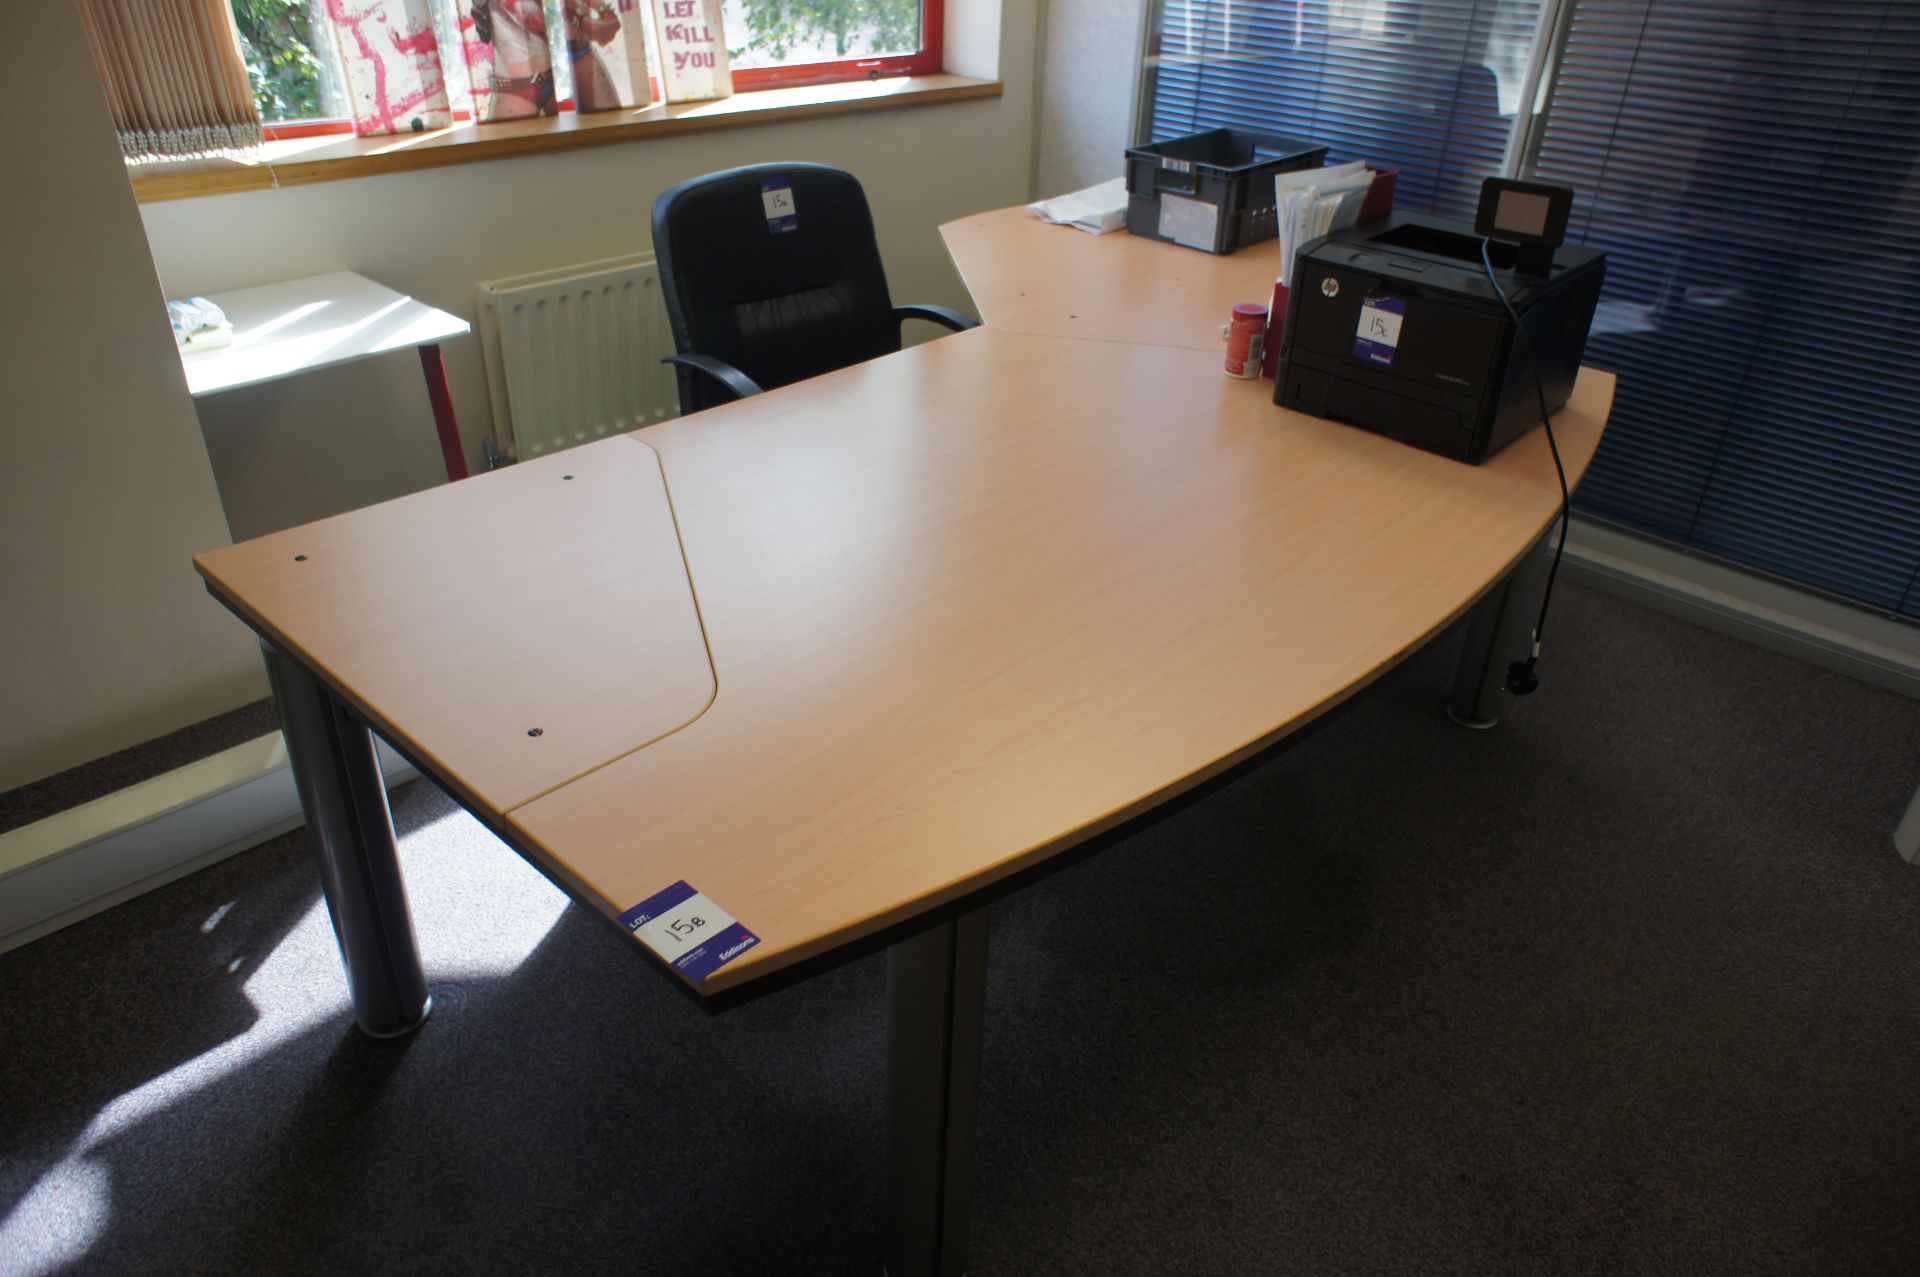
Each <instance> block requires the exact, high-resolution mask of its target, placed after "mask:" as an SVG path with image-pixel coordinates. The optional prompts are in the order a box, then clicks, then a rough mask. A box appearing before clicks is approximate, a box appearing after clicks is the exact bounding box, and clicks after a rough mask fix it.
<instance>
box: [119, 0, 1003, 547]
mask: <svg viewBox="0 0 1920 1277" xmlns="http://www.w3.org/2000/svg"><path fill="white" fill-rule="evenodd" d="M1037 3H1038V0H1004V4H1002V3H996V0H949V4H948V10H949V13H948V19H949V22H948V66H949V68H950V69H952V70H955V71H958V72H961V73H964V74H973V75H980V74H987V75H991V74H994V73H995V69H996V63H997V71H998V75H999V77H1000V78H1001V79H1002V80H1003V81H1004V83H1005V93H1004V96H1002V97H1001V98H998V99H990V100H981V101H972V102H957V103H950V104H943V105H937V106H927V107H914V108H907V109H902V110H895V111H884V112H876V113H872V114H865V115H856V116H850V117H844V118H841V119H826V120H804V121H796V122H793V123H788V124H766V125H756V126H750V127H746V128H741V129H736V130H730V131H716V132H709V133H702V134H697V135H690V136H679V137H669V138H659V139H653V140H647V141H640V142H627V143H620V144H616V145H612V146H606V147H600V148H595V149H589V150H581V151H568V152H561V153H556V154H553V155H542V156H524V157H516V158H512V159H504V160H496V161H490V162H485V163H479V164H467V165H457V166H453V167H449V168H443V169H435V170H432V171H428V172H416V173H399V174H392V175H388V176H380V177H370V178H359V179H355V180H351V181H342V182H326V183H320V184H317V185H312V186H299V187H289V188H286V189H281V190H270V191H255V192H246V193H241V194H234V195H219V196H208V197H203V198H197V199H188V200H174V201H167V202H162V203H155V204H148V205H145V206H144V207H143V208H142V209H141V213H142V216H143V217H144V219H145V222H146V228H147V235H148V239H149V241H150V243H151V245H152V249H153V257H154V261H155V263H156V264H157V265H158V267H159V271H160V276H161V279H162V280H163V282H164V283H165V285H166V289H167V293H168V295H169V296H181V295H187V294H192V293H204V292H213V291H218V290H220V289H223V288H233V287H239V286H244V285H248V284H258V283H264V282H268V281H271V280H275V279H287V278H294V277H298V276H301V275H309V274H317V273H320V272H323V271H333V270H343V269H344V270H355V271H359V272H360V273H362V274H364V275H367V276H369V277H371V278H373V279H376V280H378V281H379V282H381V283H383V284H386V285H388V286H389V287H392V288H397V289H399V290H401V291H403V292H407V293H411V294H412V295H414V296H416V297H419V298H421V299H422V300H425V301H427V302H429V303H431V304H433V305H435V306H438V307H440V308H442V309H444V310H447V311H450V312H452V313H454V314H457V315H461V316H463V317H465V318H467V319H472V318H473V308H474V307H473V286H474V284H475V283H476V282H478V281H480V280H483V279H492V278H496V277H498V276H502V275H511V274H517V273H519V272H522V271H530V270H537V269H541V268H545V267H551V266H560V265H565V264H567V263H569V262H577V261H586V260H589V259H592V258H598V257H610V256H614V255H617V254H622V253H631V252H637V251H645V250H647V249H648V248H649V247H650V245H651V236H650V234H649V231H648V215H649V211H650V209H651V208H652V205H653V200H654V197H655V196H656V195H658V194H659V193H660V192H661V191H662V190H665V189H666V188H667V187H668V186H670V185H672V184H673V183H675V182H679V181H681V180H683V179H686V178H689V177H695V176H698V175H699V174H701V173H706V172H710V171H712V170H714V169H719V168H726V167H729V166H732V165H736V164H750V163H758V162H762V161H768V160H812V161H817V162H820V163H825V164H834V165H838V166H840V167H843V168H846V169H849V170H851V171H852V172H853V173H855V174H856V175H857V176H859V178H860V179H861V181H862V183H863V184H864V185H865V186H866V189H867V194H868V198H869V199H870V201H871V202H872V204H873V211H874V218H875V222H876V223H877V225H878V227H879V233H880V247H881V251H882V253H883V255H884V258H885V261H886V263H887V274H888V281H889V283H890V285H891V286H892V290H893V294H894V297H895V299H896V300H898V301H901V302H908V301H926V302H938V303H944V304H947V305H952V306H958V307H960V308H962V309H966V308H967V307H968V302H967V298H966V294H965V292H964V290H963V289H962V288H961V285H960V282H959V278H958V276H957V275H955V273H954V271H953V269H952V267H951V265H950V263H949V262H948V261H947V257H946V253H945V251H944V249H943V248H942V247H941V245H940V240H939V235H938V233H937V230H936V228H937V227H938V226H939V224H940V223H941V222H944V221H949V220H951V219H953V218H956V217H960V216H963V215H965V214H968V213H973V212H978V211H980V210H982V209H988V208H995V207H1000V206H1004V205H1008V204H1017V203H1023V202H1025V201H1026V200H1027V199H1028V198H1029V185H1030V180H1031V172H1032V138H1033V118H1034V117H1033V111H1034V92H1033V89H1034V62H1035V57H1036V35H1037V32H1036V28H1037V16H1036V6H1037ZM445 351H446V356H447V368H448V374H449V378H450V380H451V383H452V388H453V398H454V405H455V408H456V409H457V411H458V414H459V417H460V425H461V434H462V436H463V438H464V440H465V443H466V449H467V456H468V460H469V464H470V465H472V466H474V467H475V468H478V466H479V465H480V464H481V462H480V457H481V450H480V439H481V437H482V436H483V434H485V433H486V431H487V429H488V427H489V415H488V413H489V410H488V404H487V394H486V383H485V379H484V374H483V372H482V368H481V363H480V354H479V349H478V345H477V343H476V341H475V339H473V338H470V337H469V338H462V339H457V340H455V341H453V342H450V343H448V344H447V345H446V346H445ZM200 406H201V419H202V421H203V423H204V425H205V429H206V436H207V440H208V445H209V448H210V450H211V452H212V456H213V463H214V467H215V470H216V473H217V474H218V476H219V481H220V489H221V492H222V495H223V496H224V498H225V500H226V502H227V510H228V514H229V516H230V518H231V521H232V524H233V529H234V534H235V536H237V537H241V538H244V537H247V536H251V535H256V534H258V533H260V532H263V531H266V530H269V529H271V528H278V527H283V526H288V525H291V524H294V523H299V522H303V521H305V520H308V519H312V518H316V517H320V516H322V515H325V514H329V513H333V512H336V511H339V510H343V509H348V508H352V507H354V506H359V505H364V504H368V503H370V502H372V501H376V500H380V499H383V498H386V497H391V496H397V495H400V494H402V493H405V492H410V491H414V490H417V489H419V488H423V487H427V486H430V485H432V484H435V483H438V482H441V481H443V473H442V470H441V466H440V460H439V455H438V452H437V449H436V446H435V443H434V434H433V425H432V416H431V413H430V411H429V409H428V406H427V401H426V395H425V392H424V390H423V389H422V387H421V381H420V372H419V364H418V360H417V359H416V358H415V357H414V356H413V354H412V353H411V352H406V353H402V354H397V355H393V356H388V357H385V358H383V359H381V360H377V361H371V362H368V363H363V364H358V365H354V366H351V367H348V368H343V369H340V370H337V371H335V372H332V373H329V374H326V375H324V376H323V377H318V378H314V379H311V380H308V379H302V380H300V381H297V382H287V383H281V384H278V385H274V386H271V387H265V388H258V389H254V390H248V391H236V392H232V393H230V394H227V395H224V396H220V397H217V398H214V399H208V400H202V401H201V405H200Z"/></svg>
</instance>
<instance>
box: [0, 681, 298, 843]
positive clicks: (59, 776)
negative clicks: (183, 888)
mask: <svg viewBox="0 0 1920 1277" xmlns="http://www.w3.org/2000/svg"><path fill="white" fill-rule="evenodd" d="M279 730H280V717H279V715H278V713H276V712H275V710H274V708H273V701H272V700H271V699H268V700H258V701H254V702H253V703H252V704H250V705H242V706H241V707H240V708H239V709H236V710H229V711H228V712H226V713H225V714H218V715H215V716H214V717H212V718H209V719H205V720H203V721H201V722H198V723H192V724H189V725H188V726H186V727H183V728H181V729H180V730H179V731H177V732H168V733H167V734H166V735H165V736H159V737H156V738H154V739H153V740H150V741H143V742H141V743H140V744H138V745H132V746H129V747H128V748H126V749H123V750H119V751H117V752H115V753H112V754H108V755H107V756H106V757H105V758H96V759H94V760H93V761H92V762H90V763H82V764H80V765H79V766H78V767H69V768H67V769H66V770H65V771H62V772H56V773H54V774H53V775H51V776H48V777H46V778H45V779H44V780H36V781H34V782H33V783H31V784H27V785H21V786H19V787H18V788H15V789H9V790H7V791H6V792H5V793H0V834H4V833H6V832H7V831H8V830H9V829H16V828H18V827H19V826H21V825H30V824H32V823H33V822H34V821H36V820H44V819H45V818H46V817H48V816H51V815H54V814H55V813H57V812H63V811H65V810H66V809H67V808H69V807H78V806H79V805H80V804H81V803H87V802H92V801H93V800H94V799H96V798H105V797H106V796H107V795H108V794H111V793H114V792H116V791H118V790H122V789H125V788H127V787H128V786H129V785H137V784H139V783H140V782H141V781H143V780H152V779H153V778H154V777H155V776H158V775H160V774H161V773H163V772H169V771H172V770H173V769H174V768H176V767H185V766H186V765H187V764H188V763H196V762H199V761H200V760H201V759H203V758H210V757H212V756H213V755H214V754H217V753H219V752H220V751H221V750H223V749H231V748H232V747H233V746H235V745H239V744H243V743H245V742H246V741H250V740H252V739H253V738H254V737H256V736H264V735H266V734H267V733H268V732H277V731H279Z"/></svg>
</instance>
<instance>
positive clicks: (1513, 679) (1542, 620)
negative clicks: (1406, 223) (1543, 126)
mask: <svg viewBox="0 0 1920 1277" xmlns="http://www.w3.org/2000/svg"><path fill="white" fill-rule="evenodd" d="M1480 264H1481V265H1482V266H1484V267H1486V269H1487V282H1488V283H1489V284H1492V285H1493V293H1494V296H1496V297H1498V298H1499V299H1500V304H1501V305H1502V306H1505V307H1506V308H1507V314H1508V315H1509V316H1511V317H1512V319H1513V328H1514V331H1515V332H1517V333H1519V334H1520V344H1521V345H1523V346H1525V347H1526V348H1527V367H1528V368H1529V369H1531V370H1532V372H1533V390H1534V393H1535V394H1537V395H1539V396H1540V424H1542V425H1544V426H1545V427H1546V428H1547V447H1549V448H1551V449H1552V450H1553V468H1554V471H1555V472H1556V473H1557V474H1559V476H1560V542H1559V544H1558V545H1556V546H1554V547H1553V563H1552V565H1551V566H1549V567H1548V568H1547V588H1546V589H1545V590H1544V591H1542V592H1541V595H1540V614H1539V616H1538V617H1536V618H1535V619H1534V622H1533V643H1532V645H1531V646H1530V647H1529V648H1528V649H1527V659H1526V660H1524V661H1515V662H1514V663H1513V664H1511V665H1509V666H1507V690H1508V691H1509V692H1512V693H1513V694H1514V695H1515V696H1525V695H1526V694H1527V693H1528V692H1531V691H1533V690H1534V689H1535V688H1537V687H1539V686H1540V676H1539V675H1538V674H1536V673H1535V672H1534V666H1536V665H1538V664H1539V663H1540V640H1541V638H1542V637H1543V636H1544V635H1545V634H1546V632H1547V609H1548V608H1549V607H1551V606H1552V605H1553V582H1554V578H1555V577H1557V576H1559V575H1560V558H1561V556H1562V555H1564V554H1565V553H1566V552H1567V527H1568V525H1569V524H1570V523H1571V522H1572V520H1573V494H1572V493H1571V492H1570V491H1568V489H1567V467H1566V465H1565V464H1564V463H1562V462H1561V460H1560V441H1559V440H1557V439H1555V438H1554V437H1553V413H1552V412H1551V411H1549V410H1548V408H1547V384H1546V382H1544V381H1542V380H1541V379H1540V361H1539V359H1537V358H1535V357H1534V353H1533V338H1532V337H1531V336H1529V335H1528V333H1527V326H1526V325H1525V324H1523V323H1521V322H1520V312H1519V311H1517V310H1515V309H1514V308H1513V302H1512V301H1511V300H1510V299H1509V298H1508V297H1507V290H1506V289H1504V288H1502V287H1500V280H1499V277H1498V276H1496V275H1495V274H1494V273H1493V258H1492V256H1491V255H1490V254H1489V253H1488V252H1487V241H1486V240H1485V239H1482V240H1481V241H1480Z"/></svg>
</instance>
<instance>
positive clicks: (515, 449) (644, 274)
mask: <svg viewBox="0 0 1920 1277" xmlns="http://www.w3.org/2000/svg"><path fill="white" fill-rule="evenodd" d="M475 291H476V293H477V294H478V305H477V307H476V310H477V311H478V313H479V316H480V352H481V357H482V359H483V360H484V361H485V363H486V368H487V395H488V398H489V399H491V400H492V403H493V437H494V443H495V448H494V455H495V457H497V458H499V459H504V460H512V461H528V460H531V459H533V458H534V457H539V456H545V455H546V454H547V453H549V452H557V451H559V450H560V449H562V448H571V447H572V446H574V445H575V444H579V443H589V442H591V441H593V440H595V439H604V438H606V437H607V436H609V435H615V434H621V433H623V432H625V431H628V430H638V429H639V428H640V427H641V426H645V425H651V424H652V423H654V422H656V421H665V420H666V419H667V418H669V417H673V416H676V415H678V413H679V410H680V399H679V393H678V391H677V390H676V389H675V384H674V376H673V369H672V368H671V367H670V366H668V365H666V364H663V363H661V362H660V359H661V357H662V356H663V355H671V354H672V353H673V337H672V334H671V333H670V332H669V331H668V329H667V312H666V308H665V305H664V304H663V303H662V302H661V300H660V273H659V271H658V269H657V268H656V267H655V266H654V262H653V257H652V255H651V254H645V255H636V256H633V257H614V258H608V259H607V260H605V261H599V262H582V263H580V264H579V265H576V266H562V267H559V268H557V269H554V270H546V271H537V272H535V273H533V274H530V275H516V276H514V277H512V278H511V279H495V280H490V281H488V282H486V283H482V284H479V285H477V286H476V289H475Z"/></svg>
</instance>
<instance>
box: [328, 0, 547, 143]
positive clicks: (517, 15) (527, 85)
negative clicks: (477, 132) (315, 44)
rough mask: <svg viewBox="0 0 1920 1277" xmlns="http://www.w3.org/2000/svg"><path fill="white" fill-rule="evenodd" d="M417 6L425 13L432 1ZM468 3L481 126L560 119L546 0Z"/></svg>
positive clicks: (463, 20) (466, 27)
mask: <svg viewBox="0 0 1920 1277" xmlns="http://www.w3.org/2000/svg"><path fill="white" fill-rule="evenodd" d="M334 2H335V0H328V3H329V4H331V3H334ZM409 2H410V3H411V2H415V0H409ZM417 3H419V4H420V6H421V7H422V8H425V7H426V4H427V0H417ZM462 3H463V5H464V6H465V7H464V8H463V10H462V12H461V14H460V47H461V50H462V51H463V52H464V53H465V54H466V59H467V76H468V78H469V79H470V80H471V81H472V84H473V118H474V120H475V122H477V123H486V122H488V121H491V120H519V119H525V118H527V117H528V116H533V115H552V114H554V112H556V111H557V110H558V109H559V105H560V104H559V101H558V100H557V98H556V97H555V95H554V90H553V57H552V55H551V54H550V53H548V51H547V17H546V13H545V12H544V11H543V10H542V8H541V5H540V0H462Z"/></svg>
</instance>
